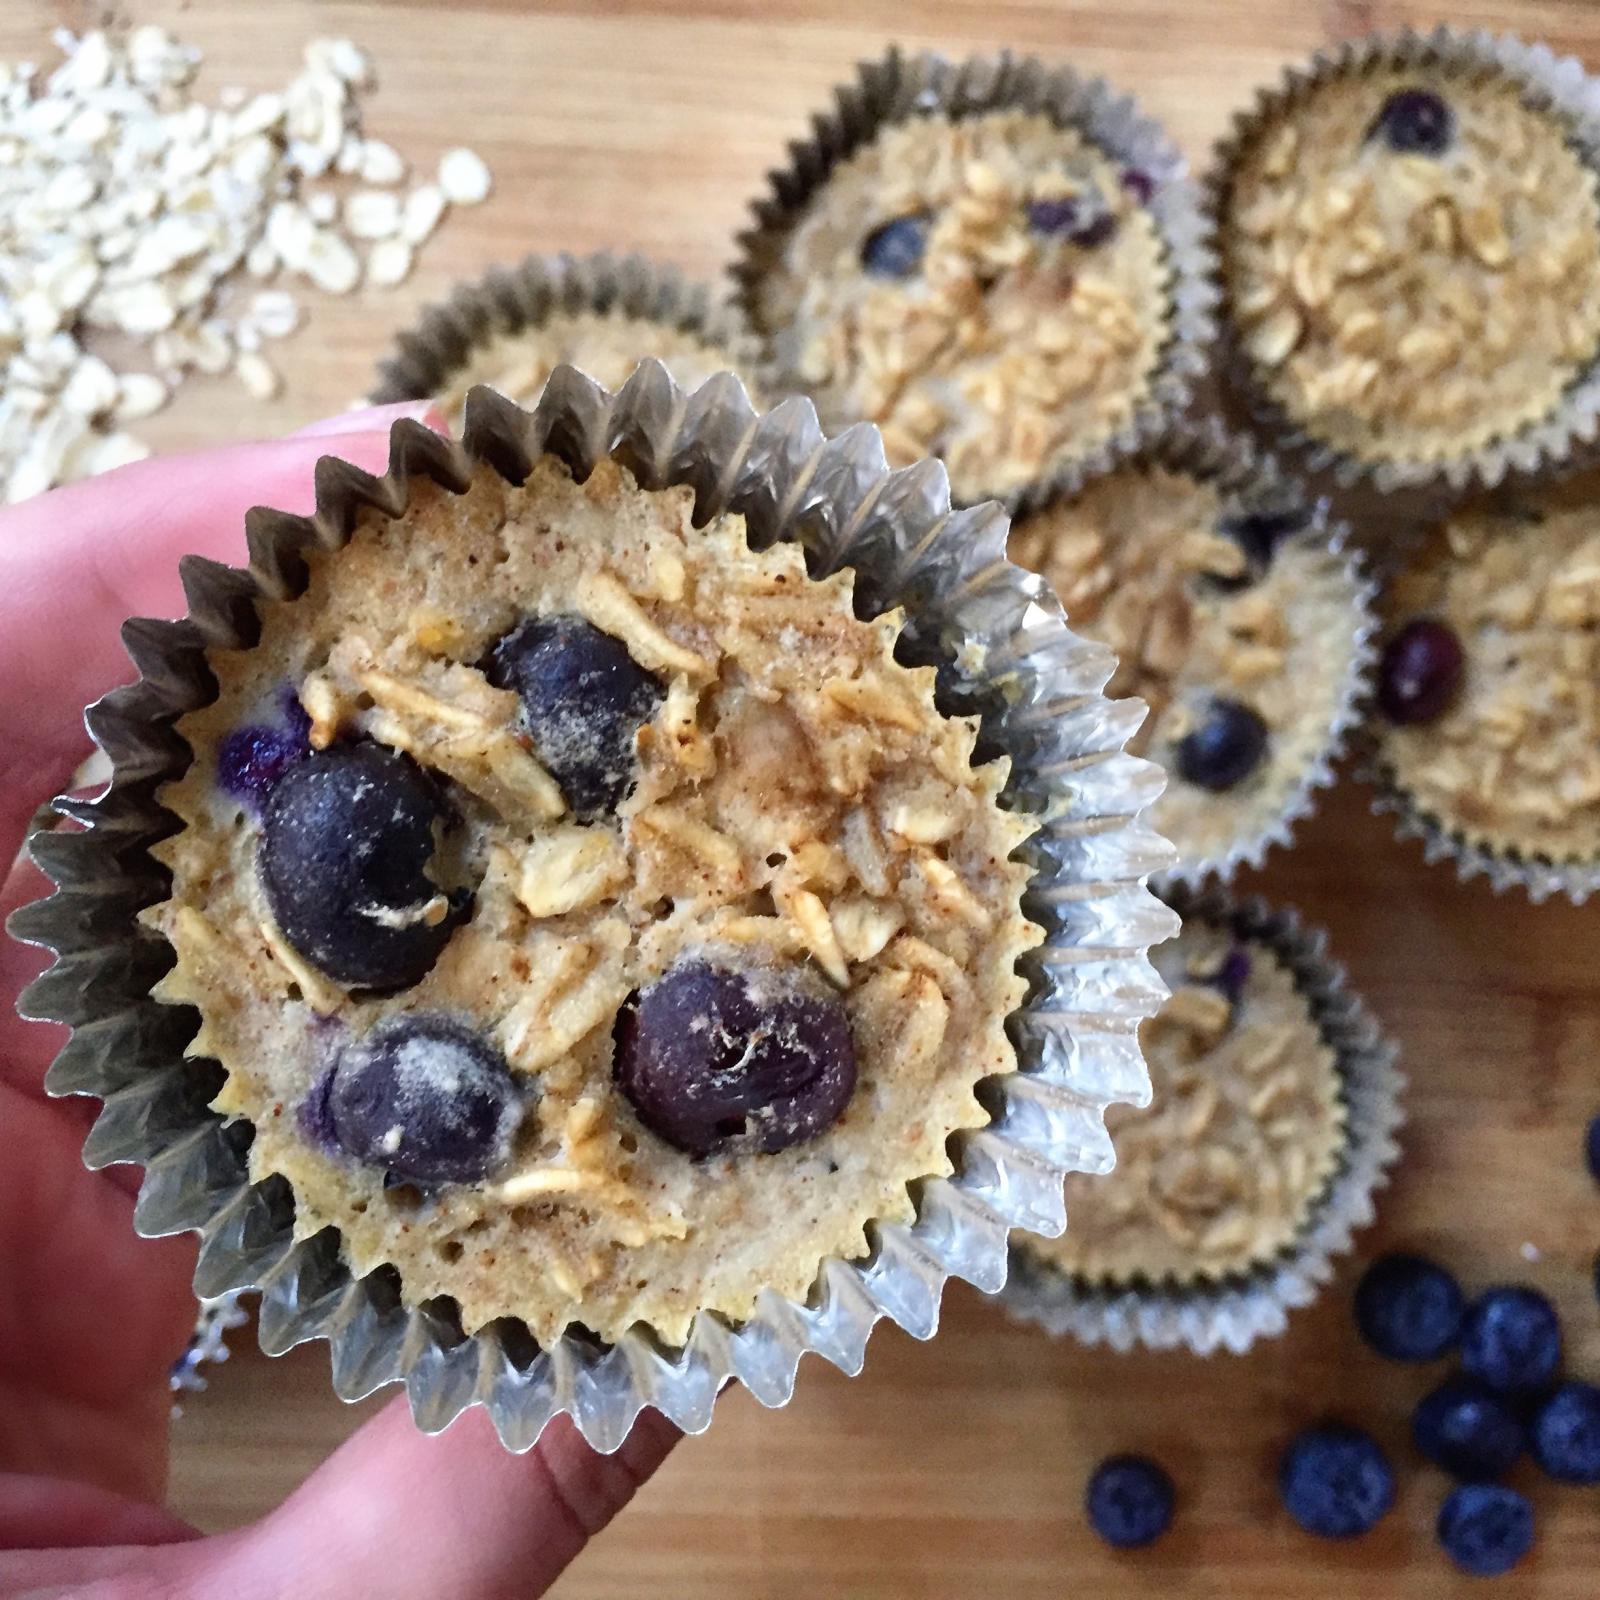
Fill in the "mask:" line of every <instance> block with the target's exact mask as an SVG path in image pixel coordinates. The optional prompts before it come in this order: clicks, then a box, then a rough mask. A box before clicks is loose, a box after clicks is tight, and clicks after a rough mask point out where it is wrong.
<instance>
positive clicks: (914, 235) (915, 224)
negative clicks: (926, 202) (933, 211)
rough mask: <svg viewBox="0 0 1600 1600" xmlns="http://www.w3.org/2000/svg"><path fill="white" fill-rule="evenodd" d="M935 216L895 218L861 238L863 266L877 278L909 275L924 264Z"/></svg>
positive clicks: (922, 213)
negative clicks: (923, 259) (923, 258)
mask: <svg viewBox="0 0 1600 1600" xmlns="http://www.w3.org/2000/svg"><path fill="white" fill-rule="evenodd" d="M932 227H933V218H932V217H930V216H928V215H927V214H926V213H925V212H916V213H914V214H912V215H911V216H907V217H896V218H895V219H894V220H893V221H892V222H885V223H883V224H882V225H881V226H879V227H876V228H874V229H873V230H872V232H871V233H869V234H868V235H867V236H866V238H865V239H863V240H862V241H861V265H862V267H863V268H864V269H865V270H866V271H867V272H870V273H871V274H872V275H873V277H875V278H909V277H911V276H912V275H913V274H914V273H915V272H917V270H918V269H919V268H920V267H921V266H922V257H923V255H924V254H925V253H926V251H927V248H928V234H929V232H930V230H931V229H932Z"/></svg>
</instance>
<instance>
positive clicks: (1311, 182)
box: [1220, 64, 1600, 463]
mask: <svg viewBox="0 0 1600 1600" xmlns="http://www.w3.org/2000/svg"><path fill="white" fill-rule="evenodd" d="M1528 93H1529V91H1527V90H1526V89H1525V88H1524V87H1523V86H1521V85H1520V84H1519V83H1518V82H1517V81H1516V80H1515V79H1513V78H1512V77H1510V76H1509V75H1508V74H1505V73H1502V72H1500V71H1498V70H1497V69H1495V68H1493V67H1488V66H1485V67H1483V68H1481V69H1477V70H1473V69H1470V68H1468V67H1465V66H1451V67H1448V68H1447V67H1445V66H1443V65H1439V64H1434V65H1418V66H1408V67H1400V66H1382V67H1379V68H1376V69H1370V70H1357V69H1352V70H1350V71H1348V72H1344V73H1336V74H1333V75H1331V76H1330V77H1328V78H1327V79H1326V80H1325V81H1323V82H1321V83H1319V84H1316V85H1314V86H1313V87H1311V88H1310V89H1309V90H1307V91H1305V92H1304V93H1303V94H1302V95H1301V96H1300V97H1298V98H1296V99H1295V100H1294V101H1292V102H1291V103H1290V104H1289V105H1288V106H1287V107H1285V108H1283V109H1281V110H1280V111H1278V112H1277V113H1276V114H1275V115H1274V116H1272V117H1271V118H1270V119H1269V120H1268V121H1267V122H1266V123H1265V125H1264V126H1262V127H1261V128H1259V129H1258V130H1256V131H1254V132H1253V133H1252V134H1251V135H1250V137H1249V139H1248V141H1247V143H1246V145H1245V147H1244V148H1243V150H1242V151H1241V153H1240V154H1239V155H1238V156H1237V158H1236V160H1235V163H1234V166H1233V168H1232V170H1231V171H1230V172H1229V173H1228V174H1226V178H1225V190H1224V198H1223V205H1222V213H1221V230H1220V231H1221V238H1220V246H1221V253H1222V274H1223V287H1224V292H1225V296H1226V300H1227V304H1228V307H1229V311H1230V314H1231V316H1232V318H1233V320H1234V322H1235V324H1236V326H1237V328H1238V329H1239V331H1240V339H1241V344H1242V348H1243V352H1244V355H1245V357H1246V359H1247V362H1248V365H1249V370H1250V380H1251V382H1252V383H1253V384H1254V385H1256V386H1257V387H1259V388H1260V389H1261V390H1262V391H1263V392H1264V393H1265V395H1266V396H1267V397H1268V398H1270V399H1271V400H1272V401H1273V402H1275V403H1276V404H1277V405H1278V406H1279V407H1281V408H1282V410H1283V411H1284V412H1285V413H1286V414H1287V416H1288V418H1289V420H1290V421H1291V422H1292V423H1294V424H1295V425H1296V426H1298V427H1300V428H1301V429H1303V430H1304V431H1305V433H1306V434H1307V435H1308V436H1309V437H1311V438H1312V439H1314V440H1316V441H1319V442H1321V443H1324V444H1327V445H1330V446H1332V447H1334V448H1335V449H1337V450H1339V451H1341V452H1343V453H1345V454H1347V455H1349V456H1352V457H1355V458H1357V459H1360V460H1364V461H1370V462H1390V461H1392V462H1420V463H1441V462H1448V461H1450V460H1452V459H1458V458H1461V457H1463V456H1466V455H1469V454H1470V453H1471V452H1473V451H1474V450H1476V449H1478V448H1480V447H1482V446H1484V445H1485V444H1488V443H1490V442H1492V441H1494V440H1497V439H1502V438H1507V437H1510V436H1513V435H1516V434H1517V433H1518V432H1519V430H1521V429H1523V428H1525V427H1527V426H1529V425H1532V424H1536V423H1538V422H1540V421H1542V420H1544V419H1546V418H1548V417H1550V416H1551V415H1552V414H1553V413H1554V412H1555V411H1556V409H1557V407H1558V406H1559V404H1560V402H1561V398H1562V395H1563V394H1564V392H1565V391H1566V389H1567V388H1568V386H1569V385H1571V384H1572V383H1573V382H1574V380H1575V379H1577V378H1578V377H1579V376H1580V375H1581V374H1582V373H1583V372H1584V371H1585V370H1586V369H1587V368H1588V367H1589V366H1590V364H1591V363H1592V362H1593V361H1594V360H1595V357H1596V355H1597V353H1600V202H1597V198H1596V185H1597V180H1596V175H1595V173H1594V171H1593V170H1592V169H1591V167H1590V166H1589V165H1588V164H1587V163H1586V162H1585V161H1584V160H1583V159H1582V158H1581V157H1580V155H1579V153H1578V151H1577V150H1576V148H1575V147H1574V144H1573V142H1572V138H1573V134H1572V129H1571V127H1570V126H1569V124H1568V123H1567V121H1566V120H1565V119H1564V118H1563V117H1562V116H1561V114H1559V113H1558V112H1556V111H1553V110H1542V109H1537V108H1535V107H1534V106H1532V105H1530V104H1529V103H1528Z"/></svg>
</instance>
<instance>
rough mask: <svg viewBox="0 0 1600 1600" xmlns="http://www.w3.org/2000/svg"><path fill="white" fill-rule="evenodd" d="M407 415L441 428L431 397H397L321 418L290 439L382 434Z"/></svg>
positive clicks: (300, 429)
mask: <svg viewBox="0 0 1600 1600" xmlns="http://www.w3.org/2000/svg"><path fill="white" fill-rule="evenodd" d="M402 417H408V418H410V420H411V421H413V422H421V423H423V424H425V425H426V426H427V427H430V428H432V429H433V430H434V432H435V433H443V432H444V431H445V421H444V416H443V414H442V413H441V412H440V410H439V408H438V407H437V406H436V405H435V404H434V402H433V401H432V400H400V401H396V402H395V404H393V405H387V406H362V407H360V408H359V409H357V410H355V411H341V412H340V413H339V415H338V416H336V417H324V418H323V419H322V421H320V422H313V423H311V424H310V425H309V426H307V427H304V428H296V429H295V431H294V432H293V433H291V434H290V435H289V437H290V438H291V439H320V438H323V437H325V436H327V435H328V434H335V433H382V432H383V431H385V430H386V429H387V428H388V427H389V426H390V425H391V424H392V423H396V422H398V421H400V419H401V418H402Z"/></svg>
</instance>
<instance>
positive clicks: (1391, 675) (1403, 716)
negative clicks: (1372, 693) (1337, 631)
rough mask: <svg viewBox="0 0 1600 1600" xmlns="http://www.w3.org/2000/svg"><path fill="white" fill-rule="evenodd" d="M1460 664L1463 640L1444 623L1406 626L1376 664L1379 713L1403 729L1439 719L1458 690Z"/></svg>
mask: <svg viewBox="0 0 1600 1600" xmlns="http://www.w3.org/2000/svg"><path fill="white" fill-rule="evenodd" d="M1464 664H1465V658H1464V657H1463V655H1462V652H1461V641H1460V640H1459V639H1458V638H1457V637H1456V636H1455V634H1454V633H1452V632H1451V630H1450V629H1449V628H1447V627H1446V626H1445V625H1444V624H1443V623H1442V622H1436V621H1434V620H1433V618H1431V617H1418V618H1417V619H1416V620H1415V621H1413V622H1408V623H1407V624H1406V625H1405V627H1403V628H1402V629H1401V630H1400V631H1399V632H1398V633H1397V634H1396V635H1395V636H1394V637H1393V638H1392V639H1391V640H1390V641H1389V642H1388V644H1386V645H1385V646H1384V649H1383V656H1382V659H1381V660H1380V661H1379V662H1378V709H1379V710H1380V711H1382V712H1383V714H1384V716H1386V717H1387V718H1388V719H1389V720H1390V721H1391V722H1397V723H1401V724H1403V725H1409V724H1411V723H1417V722H1432V721H1433V720H1434V719H1435V718H1436V717H1442V716H1443V715H1444V713H1445V712H1446V711H1448V710H1449V709H1450V703H1451V701H1453V700H1454V699H1455V697H1456V692H1457V690H1459V689H1460V687H1461V673H1462V667H1463V666H1464Z"/></svg>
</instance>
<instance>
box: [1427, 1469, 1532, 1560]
mask: <svg viewBox="0 0 1600 1600" xmlns="http://www.w3.org/2000/svg"><path fill="white" fill-rule="evenodd" d="M1436 1532H1437V1533H1438V1537H1439V1543H1440V1544H1441V1545H1442V1546H1443V1547H1444V1552H1445V1554H1446V1555H1447V1556H1449V1557H1450V1559H1451V1560H1452V1561H1453V1562H1455V1564H1456V1565H1457V1566H1458V1567H1460V1568H1461V1570H1462V1571H1463V1572H1470V1573H1472V1574H1473V1576H1474V1577H1479V1578H1497V1577H1499V1575H1500V1574H1501V1573H1502V1572H1509V1571H1510V1570H1511V1569H1512V1568H1513V1567H1514V1566H1516V1564H1517V1563H1518V1562H1519V1561H1520V1560H1521V1559H1522V1558H1523V1557H1524V1556H1525V1555H1527V1553H1528V1552H1529V1550H1531V1549H1532V1548H1533V1506H1532V1504H1531V1502H1530V1501H1529V1500H1528V1497H1527V1496H1526V1495H1522V1494H1518V1493H1517V1491H1516V1490H1515V1489H1506V1488H1503V1487H1502V1486H1501V1485H1500V1484H1497V1483H1464V1484H1462V1485H1461V1487H1460V1488H1459V1489H1452V1490H1451V1491H1450V1493H1449V1495H1448V1496H1447V1497H1446V1499H1445V1503H1444V1504H1443V1505H1442V1506H1441V1507H1440V1508H1439V1521H1438V1523H1437V1525H1436Z"/></svg>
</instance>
